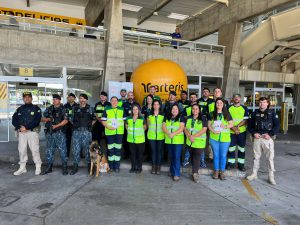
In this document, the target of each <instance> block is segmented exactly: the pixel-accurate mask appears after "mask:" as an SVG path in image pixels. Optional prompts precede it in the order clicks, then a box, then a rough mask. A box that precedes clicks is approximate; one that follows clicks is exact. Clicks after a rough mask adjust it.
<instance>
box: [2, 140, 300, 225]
mask: <svg viewBox="0 0 300 225" xmlns="http://www.w3.org/2000/svg"><path fill="white" fill-rule="evenodd" d="M15 144H16V143H8V144H3V143H2V144H1V145H0V152H1V155H6V156H7V157H8V156H10V157H11V160H12V161H4V160H3V159H4V158H5V157H1V158H0V177H1V182H0V225H19V224H20V225H60V224H62V225H98V224H100V225H102V224H103V225H106V224H113V225H119V224H122V225H126V224H128V225H129V224H137V225H150V224H151V225H152V224H154V225H177V224H178V225H194V224H195V225H199V224H205V225H217V224H226V225H227V224H230V225H244V224H245V225H256V224H280V225H281V224H283V225H294V224H295V225H298V224H299V221H300V189H299V186H300V145H297V144H284V143H281V142H276V144H275V148H276V149H275V151H276V153H275V168H276V170H277V171H276V173H275V178H276V181H277V185H276V186H272V185H270V184H268V182H267V174H268V173H267V167H266V163H265V161H262V163H261V169H260V172H259V179H258V180H256V181H253V182H248V181H246V180H244V179H243V176H244V174H239V175H238V176H234V175H232V176H228V177H227V180H226V181H220V180H213V179H212V178H211V175H210V171H209V170H207V174H206V173H204V172H203V171H200V173H201V174H202V175H201V182H200V183H199V184H195V183H194V182H192V181H191V179H190V168H186V169H183V170H182V172H183V173H182V176H181V179H180V181H179V182H174V181H172V180H171V178H170V177H169V176H168V173H167V172H166V171H167V165H165V172H163V173H162V175H160V176H158V175H151V174H150V172H149V171H148V169H147V168H146V169H145V166H144V171H143V172H142V174H139V175H137V174H129V173H128V168H129V167H128V168H127V166H129V163H128V162H126V161H123V162H122V163H121V165H122V169H121V172H120V173H112V174H101V176H100V177H98V178H94V177H89V176H88V175H87V171H86V168H80V171H79V173H78V174H76V175H74V176H70V175H68V176H62V175H61V168H58V167H55V168H54V172H53V173H51V174H48V175H44V176H34V166H33V165H30V166H28V172H27V173H26V174H24V175H22V176H18V177H16V176H13V175H12V173H13V172H14V171H15V170H17V168H18V165H17V164H16V163H15V162H16V161H17V160H16V161H15V159H17V150H16V148H15V147H16V146H15ZM251 148H252V146H251V143H248V146H247V154H246V162H247V164H246V168H247V169H248V170H247V173H250V172H251V168H252V164H253V163H252V153H251ZM9 153H10V154H9ZM262 160H264V157H262ZM56 161H58V159H57V160H56ZM210 166H211V165H210ZM146 167H147V165H146ZM236 174H238V172H236Z"/></svg>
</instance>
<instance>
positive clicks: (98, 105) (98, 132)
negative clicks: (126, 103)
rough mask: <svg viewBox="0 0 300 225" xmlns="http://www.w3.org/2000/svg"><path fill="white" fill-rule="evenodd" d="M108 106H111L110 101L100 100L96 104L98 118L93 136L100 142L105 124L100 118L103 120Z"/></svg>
mask: <svg viewBox="0 0 300 225" xmlns="http://www.w3.org/2000/svg"><path fill="white" fill-rule="evenodd" d="M107 106H111V104H110V102H108V101H106V102H104V103H102V102H101V101H100V102H98V103H96V104H95V115H97V117H98V120H97V121H96V122H95V123H94V126H93V130H92V137H93V140H97V141H98V143H99V144H100V140H101V137H102V135H103V132H104V126H103V125H102V123H101V121H99V120H101V117H102V114H103V112H104V110H105V108H106V107H107Z"/></svg>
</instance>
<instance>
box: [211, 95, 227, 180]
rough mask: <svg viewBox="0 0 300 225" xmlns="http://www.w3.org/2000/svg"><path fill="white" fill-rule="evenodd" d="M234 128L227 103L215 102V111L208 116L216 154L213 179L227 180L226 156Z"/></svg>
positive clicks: (219, 100)
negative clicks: (231, 130) (231, 131)
mask: <svg viewBox="0 0 300 225" xmlns="http://www.w3.org/2000/svg"><path fill="white" fill-rule="evenodd" d="M232 127H233V121H232V117H231V116H230V114H229V112H228V110H227V108H226V106H225V101H224V100H223V99H222V98H217V99H216V100H215V110H214V111H213V112H212V113H210V114H209V115H208V128H209V130H210V140H209V142H210V144H211V147H212V150H213V153H214V160H213V161H214V173H213V179H218V178H220V179H221V180H225V174H224V173H225V166H226V156H227V152H228V148H229V145H230V129H231V128H232Z"/></svg>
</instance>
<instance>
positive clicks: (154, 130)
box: [147, 115, 165, 140]
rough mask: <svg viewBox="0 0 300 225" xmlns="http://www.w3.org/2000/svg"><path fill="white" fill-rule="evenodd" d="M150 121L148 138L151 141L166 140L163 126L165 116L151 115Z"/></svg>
mask: <svg viewBox="0 0 300 225" xmlns="http://www.w3.org/2000/svg"><path fill="white" fill-rule="evenodd" d="M148 119H149V127H148V133H147V137H148V139H149V140H164V139H165V134H164V132H163V130H162V124H163V120H164V116H163V115H157V116H154V115H150V116H148Z"/></svg>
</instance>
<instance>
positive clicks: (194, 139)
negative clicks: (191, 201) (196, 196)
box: [184, 103, 207, 183]
mask: <svg viewBox="0 0 300 225" xmlns="http://www.w3.org/2000/svg"><path fill="white" fill-rule="evenodd" d="M206 131H207V120H206V117H205V116H203V115H202V113H201V109H200V106H199V105H198V104H197V103H195V104H194V105H193V106H192V116H189V117H188V118H187V121H186V125H185V128H184V133H185V135H186V145H187V146H188V150H189V152H190V154H191V156H192V173H193V174H192V179H193V181H194V182H195V183H199V174H198V171H199V168H200V157H201V154H202V152H203V151H204V149H205V146H206Z"/></svg>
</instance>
